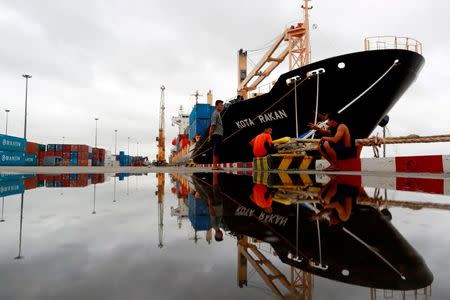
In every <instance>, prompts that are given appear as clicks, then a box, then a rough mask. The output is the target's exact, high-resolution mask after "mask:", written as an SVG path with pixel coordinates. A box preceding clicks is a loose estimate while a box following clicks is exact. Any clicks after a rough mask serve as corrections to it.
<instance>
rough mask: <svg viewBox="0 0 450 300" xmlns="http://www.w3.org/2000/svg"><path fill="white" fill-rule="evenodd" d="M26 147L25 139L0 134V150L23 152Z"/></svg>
mask: <svg viewBox="0 0 450 300" xmlns="http://www.w3.org/2000/svg"><path fill="white" fill-rule="evenodd" d="M26 146H27V140H26V139H22V138H18V137H15V136H10V135H4V134H0V150H5V151H16V152H24V151H25V148H26Z"/></svg>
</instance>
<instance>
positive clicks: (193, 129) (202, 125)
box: [189, 119, 211, 140]
mask: <svg viewBox="0 0 450 300" xmlns="http://www.w3.org/2000/svg"><path fill="white" fill-rule="evenodd" d="M210 124H211V120H210V119H196V120H195V121H194V122H193V123H192V124H191V125H190V126H189V139H191V140H192V139H194V138H195V136H197V135H201V136H203V135H205V134H206V132H207V131H208V129H209V126H210Z"/></svg>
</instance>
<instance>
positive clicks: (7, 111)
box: [5, 109, 10, 135]
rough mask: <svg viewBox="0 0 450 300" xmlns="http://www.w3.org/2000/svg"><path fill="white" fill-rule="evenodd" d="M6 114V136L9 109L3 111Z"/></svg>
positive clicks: (6, 132) (6, 133)
mask: <svg viewBox="0 0 450 300" xmlns="http://www.w3.org/2000/svg"><path fill="white" fill-rule="evenodd" d="M5 112H6V126H5V135H8V113H9V112H10V110H9V109H5Z"/></svg>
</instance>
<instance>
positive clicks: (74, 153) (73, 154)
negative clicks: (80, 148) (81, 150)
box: [70, 152, 78, 159]
mask: <svg viewBox="0 0 450 300" xmlns="http://www.w3.org/2000/svg"><path fill="white" fill-rule="evenodd" d="M72 158H78V152H70V159H72Z"/></svg>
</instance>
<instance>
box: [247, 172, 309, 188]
mask: <svg viewBox="0 0 450 300" xmlns="http://www.w3.org/2000/svg"><path fill="white" fill-rule="evenodd" d="M253 183H259V184H264V185H266V186H268V187H271V188H294V187H307V186H313V185H315V180H314V179H313V178H312V177H311V176H310V175H309V174H305V173H302V174H292V173H285V172H280V173H269V172H253Z"/></svg>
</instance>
